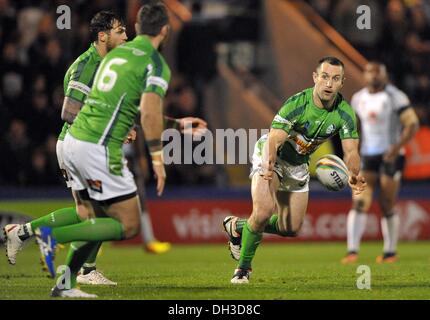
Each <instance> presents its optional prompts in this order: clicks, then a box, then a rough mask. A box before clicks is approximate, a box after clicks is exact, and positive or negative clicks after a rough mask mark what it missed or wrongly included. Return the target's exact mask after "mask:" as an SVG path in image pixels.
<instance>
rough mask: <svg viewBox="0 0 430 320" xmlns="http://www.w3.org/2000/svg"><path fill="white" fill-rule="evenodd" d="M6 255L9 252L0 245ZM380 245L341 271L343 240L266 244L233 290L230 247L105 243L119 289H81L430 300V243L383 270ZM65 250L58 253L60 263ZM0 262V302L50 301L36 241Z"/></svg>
mask: <svg viewBox="0 0 430 320" xmlns="http://www.w3.org/2000/svg"><path fill="white" fill-rule="evenodd" d="M64 204H65V205H68V204H70V203H69V202H67V203H58V202H55V203H53V202H51V203H50V204H46V203H45V204H40V203H39V204H37V203H25V202H24V203H9V204H5V203H0V207H1V209H2V210H8V209H9V210H12V209H14V210H17V211H18V209H21V210H19V211H20V212H24V213H29V211H27V210H25V208H24V207H26V206H27V209H31V211H32V213H33V214H34V215H35V216H37V215H39V214H41V213H43V212H42V211H45V212H46V210H48V212H49V210H51V209H55V208H58V207H61V205H64ZM1 249H2V250H4V248H1ZM381 249H382V243H364V244H363V245H362V250H361V251H362V253H361V256H360V261H359V263H358V264H356V265H349V266H343V265H341V264H340V262H339V261H340V259H341V257H342V256H343V255H344V253H345V244H344V243H291V242H288V241H286V242H285V243H282V244H268V243H264V242H263V244H262V245H261V246H260V247H259V249H258V251H257V255H256V257H255V260H254V264H253V269H254V272H253V274H252V276H251V283H250V284H248V285H242V286H238V285H231V284H230V283H229V282H230V278H231V276H232V273H233V269H234V268H235V266H236V263H235V261H233V260H232V259H231V257H230V256H229V253H228V250H227V248H226V245H197V246H196V245H195V246H182V245H174V246H173V249H172V251H171V252H168V253H166V254H163V255H152V254H149V253H146V252H145V251H143V249H142V248H140V247H119V246H112V245H110V244H105V245H103V247H102V252H101V254H100V256H99V258H98V268H99V269H100V270H102V271H103V272H104V274H105V275H106V276H108V277H109V278H110V279H112V280H114V281H117V282H118V286H117V287H111V288H108V287H94V286H82V287H81V288H82V289H83V290H84V291H87V292H89V293H96V294H98V295H99V297H100V299H145V300H148V299H160V300H165V299H172V300H188V299H203V300H207V299H214V300H217V299H227V300H230V299H234V300H242V299H255V300H261V299H270V300H274V299H280V300H288V299H359V300H363V299H365V300H366V299H369V300H373V299H377V300H379V299H428V298H429V297H430V270H429V269H430V268H429V267H430V242H415V243H401V244H400V245H399V254H400V260H399V262H398V263H395V264H386V265H379V264H376V263H375V257H376V256H377V255H378V254H380V252H381ZM66 251H67V250H61V251H60V252H59V253H58V256H57V260H56V263H57V265H59V264H61V263H62V262H63V261H64V259H65V255H66ZM2 256H3V258H2V259H0V299H49V292H50V289H51V288H52V286H53V285H54V280H52V279H49V278H47V276H46V274H44V273H43V272H41V270H40V266H39V264H38V257H39V255H38V249H37V247H36V246H35V245H34V243H33V242H31V243H29V244H28V245H27V247H26V248H24V250H23V251H22V252H20V253H19V256H18V259H17V264H16V266H10V265H8V263H7V261H6V258H5V257H4V255H2ZM361 264H364V265H368V266H369V267H370V270H371V290H359V289H357V286H356V282H357V279H358V277H359V276H360V275H359V274H357V273H356V272H357V267H358V266H359V265H361Z"/></svg>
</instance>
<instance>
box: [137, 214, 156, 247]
mask: <svg viewBox="0 0 430 320" xmlns="http://www.w3.org/2000/svg"><path fill="white" fill-rule="evenodd" d="M140 227H141V230H142V240H143V243H145V244H147V243H149V242H152V241H154V240H155V237H154V232H153V230H152V222H151V217H150V216H149V212H148V211H146V210H144V209H142V210H141V211H140Z"/></svg>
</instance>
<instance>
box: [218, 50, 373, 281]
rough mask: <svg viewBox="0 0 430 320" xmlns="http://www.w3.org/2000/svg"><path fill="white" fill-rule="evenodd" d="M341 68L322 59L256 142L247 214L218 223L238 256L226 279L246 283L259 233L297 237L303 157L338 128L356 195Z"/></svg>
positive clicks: (350, 115)
mask: <svg viewBox="0 0 430 320" xmlns="http://www.w3.org/2000/svg"><path fill="white" fill-rule="evenodd" d="M344 72H345V70H344V65H343V63H342V62H341V61H340V60H339V59H337V58H335V57H325V58H322V59H321V60H320V61H319V62H318V66H317V68H316V71H315V72H314V74H313V80H314V83H315V86H314V87H312V88H309V89H305V90H303V91H302V92H299V93H297V94H296V95H293V96H292V97H290V98H289V99H288V100H287V101H286V102H285V104H284V105H283V106H282V108H281V109H280V110H279V112H278V114H277V115H276V116H275V118H274V120H273V122H272V125H271V130H270V132H269V134H268V135H264V136H262V137H261V138H260V139H259V141H257V143H256V145H255V150H254V155H253V160H252V161H253V168H252V172H251V175H250V176H251V177H252V185H251V193H252V204H253V209H252V213H251V216H250V217H249V219H239V218H237V217H234V216H229V217H226V218H225V219H224V222H223V225H224V229H225V231H226V232H227V234H228V236H229V248H230V253H231V256H232V257H233V258H234V259H235V260H238V261H239V265H238V267H237V268H236V269H235V271H234V275H233V278H232V279H231V283H248V282H249V277H250V274H251V271H252V269H251V262H252V259H253V258H254V255H255V252H256V250H257V248H258V245H259V244H260V242H261V240H262V236H263V233H271V234H277V235H280V236H283V237H295V236H297V234H298V232H299V230H300V227H301V225H302V223H303V219H304V216H305V213H306V209H307V204H308V194H309V186H308V184H309V170H308V162H309V156H310V154H312V153H313V152H314V151H315V150H316V149H317V148H318V146H319V145H321V144H322V143H323V142H324V141H325V140H327V139H329V138H330V137H332V136H334V135H335V134H337V133H339V135H340V138H341V139H342V148H343V152H344V160H345V164H346V165H347V167H348V169H349V185H350V187H351V188H352V190H353V192H354V193H356V194H359V193H361V192H362V191H363V190H364V188H365V186H366V182H365V179H364V178H363V177H362V176H361V175H360V173H359V172H360V155H359V153H358V143H359V139H358V132H357V122H356V117H355V113H354V111H353V109H352V108H351V106H350V105H349V104H348V103H347V102H346V101H345V99H344V98H343V97H342V95H341V94H340V93H339V91H340V90H341V89H342V87H343V84H344V81H345V75H344Z"/></svg>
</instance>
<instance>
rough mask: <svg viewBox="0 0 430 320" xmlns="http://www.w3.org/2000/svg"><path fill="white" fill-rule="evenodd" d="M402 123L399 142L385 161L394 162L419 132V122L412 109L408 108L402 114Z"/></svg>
mask: <svg viewBox="0 0 430 320" xmlns="http://www.w3.org/2000/svg"><path fill="white" fill-rule="evenodd" d="M400 123H401V124H402V127H403V130H402V134H401V136H400V139H399V142H397V143H395V144H393V145H392V146H391V147H390V148H389V149H388V151H387V152H386V153H385V154H384V161H386V162H393V161H394V160H395V159H396V157H397V156H398V155H399V152H400V149H401V148H402V147H403V146H404V145H405V144H407V143H408V142H409V141H410V140H411V139H412V138H413V136H414V135H415V133H416V132H417V131H418V128H419V120H418V117H417V114H416V113H415V111H414V109H413V108H412V107H409V108H407V109H406V110H404V111H403V112H402V113H401V114H400Z"/></svg>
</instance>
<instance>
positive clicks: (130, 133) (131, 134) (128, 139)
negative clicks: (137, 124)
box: [124, 129, 137, 144]
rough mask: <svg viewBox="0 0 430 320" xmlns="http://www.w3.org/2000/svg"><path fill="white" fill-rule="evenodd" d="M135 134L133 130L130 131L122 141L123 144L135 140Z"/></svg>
mask: <svg viewBox="0 0 430 320" xmlns="http://www.w3.org/2000/svg"><path fill="white" fill-rule="evenodd" d="M136 136H137V132H136V130H134V129H131V130H130V132H129V133H128V135H127V138H126V139H125V140H124V144H129V143H132V142H133V141H135V140H136Z"/></svg>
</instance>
